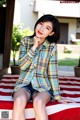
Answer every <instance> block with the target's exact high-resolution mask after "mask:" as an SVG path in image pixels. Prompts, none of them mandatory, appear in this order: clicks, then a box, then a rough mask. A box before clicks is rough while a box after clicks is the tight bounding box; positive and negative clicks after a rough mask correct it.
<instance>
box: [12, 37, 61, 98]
mask: <svg viewBox="0 0 80 120" xmlns="http://www.w3.org/2000/svg"><path fill="white" fill-rule="evenodd" d="M32 46H33V39H32V38H30V37H24V38H23V39H22V40H21V44H20V56H19V63H20V68H21V73H20V76H19V79H18V81H17V82H16V85H15V88H14V91H17V90H18V89H20V88H21V87H23V86H26V85H28V84H29V83H31V84H32V87H33V88H34V89H35V90H37V91H39V92H42V91H48V90H50V89H52V91H53V98H54V99H55V100H57V99H60V88H59V83H58V72H57V47H56V44H55V43H51V44H50V43H49V42H48V41H47V40H46V41H45V42H44V43H43V44H42V45H41V46H40V48H39V49H38V48H37V49H36V51H35V52H33V51H32V49H31V48H32Z"/></svg>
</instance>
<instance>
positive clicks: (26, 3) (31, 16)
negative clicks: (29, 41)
mask: <svg viewBox="0 0 80 120" xmlns="http://www.w3.org/2000/svg"><path fill="white" fill-rule="evenodd" d="M36 20H37V15H36V14H35V13H34V12H33V0H16V1H15V11H14V24H19V23H24V27H23V28H27V27H30V28H31V29H32V30H33V27H34V24H35V21H36Z"/></svg>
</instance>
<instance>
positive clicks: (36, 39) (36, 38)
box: [32, 36, 40, 51]
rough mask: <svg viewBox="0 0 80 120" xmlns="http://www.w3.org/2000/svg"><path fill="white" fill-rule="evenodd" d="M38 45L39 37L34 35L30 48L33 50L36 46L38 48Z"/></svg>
mask: <svg viewBox="0 0 80 120" xmlns="http://www.w3.org/2000/svg"><path fill="white" fill-rule="evenodd" d="M39 46H40V38H38V37H37V36H35V37H34V45H33V47H32V50H33V51H35V50H36V48H38V47H39Z"/></svg>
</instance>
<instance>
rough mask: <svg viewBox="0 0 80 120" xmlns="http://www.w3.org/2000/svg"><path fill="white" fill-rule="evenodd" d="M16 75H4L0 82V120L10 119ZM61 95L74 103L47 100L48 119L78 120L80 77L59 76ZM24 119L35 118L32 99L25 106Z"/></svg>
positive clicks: (79, 113) (79, 119) (79, 116)
mask: <svg viewBox="0 0 80 120" xmlns="http://www.w3.org/2000/svg"><path fill="white" fill-rule="evenodd" d="M18 77H19V76H18V75H4V76H3V79H2V80H1V82H0V120H3V119H4V120H11V119H12V109H13V99H12V97H11V93H12V91H13V88H14V85H15V83H16V81H17V79H18ZM59 83H60V91H61V96H62V97H64V98H67V99H70V100H74V101H75V103H68V104H61V103H58V102H53V101H51V102H49V103H48V104H47V106H46V109H47V114H48V116H49V120H80V78H77V77H59ZM25 118H26V120H35V119H34V118H35V114H34V109H33V105H32V101H30V102H29V103H28V105H27V106H26V108H25Z"/></svg>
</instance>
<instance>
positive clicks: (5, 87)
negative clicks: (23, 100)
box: [0, 85, 14, 89]
mask: <svg viewBox="0 0 80 120" xmlns="http://www.w3.org/2000/svg"><path fill="white" fill-rule="evenodd" d="M0 88H3V89H14V86H4V85H2V86H0Z"/></svg>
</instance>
